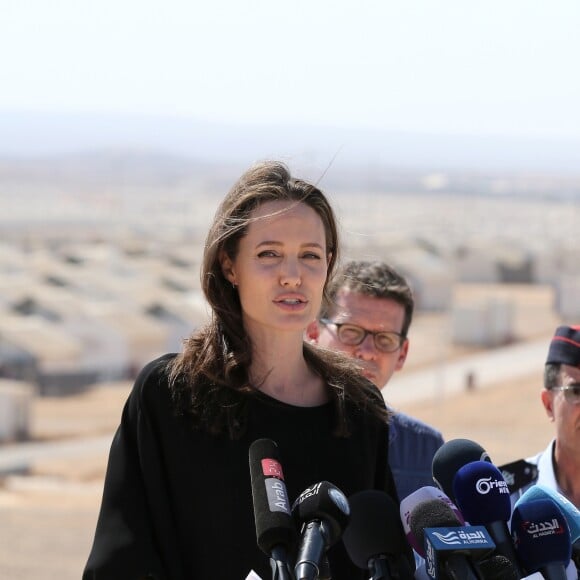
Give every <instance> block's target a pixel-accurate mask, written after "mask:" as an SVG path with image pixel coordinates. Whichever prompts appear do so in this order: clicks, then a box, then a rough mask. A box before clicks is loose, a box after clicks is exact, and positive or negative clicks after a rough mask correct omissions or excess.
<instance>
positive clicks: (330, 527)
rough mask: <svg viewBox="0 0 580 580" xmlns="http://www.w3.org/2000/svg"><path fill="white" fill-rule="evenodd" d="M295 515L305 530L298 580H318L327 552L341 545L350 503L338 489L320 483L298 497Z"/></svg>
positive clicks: (299, 553) (329, 484)
mask: <svg viewBox="0 0 580 580" xmlns="http://www.w3.org/2000/svg"><path fill="white" fill-rule="evenodd" d="M292 515H293V516H294V519H295V520H296V521H297V522H298V523H299V524H300V525H301V526H302V528H301V536H302V539H301V542H300V546H299V548H298V556H297V558H296V566H295V567H294V573H295V574H296V580H316V579H317V578H319V574H320V566H321V562H323V557H324V555H325V553H326V550H327V549H328V548H329V547H330V546H332V545H333V544H335V543H336V542H337V541H338V539H339V538H340V537H341V535H342V532H343V531H344V529H345V528H346V526H347V524H348V520H349V516H350V507H349V503H348V500H347V499H346V496H345V495H344V493H342V491H340V489H338V487H336V486H334V485H332V483H328V481H321V482H319V483H316V484H315V485H313V486H312V487H309V488H307V489H305V490H304V491H303V492H302V493H301V494H300V495H299V496H298V498H297V499H296V501H295V502H294V505H293V506H292Z"/></svg>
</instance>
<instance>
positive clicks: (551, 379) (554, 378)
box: [544, 363, 562, 390]
mask: <svg viewBox="0 0 580 580" xmlns="http://www.w3.org/2000/svg"><path fill="white" fill-rule="evenodd" d="M561 368H562V365H561V364H560V363H547V364H546V366H545V367H544V388H545V389H548V390H550V389H553V388H554V387H558V386H559V385H560V369H561Z"/></svg>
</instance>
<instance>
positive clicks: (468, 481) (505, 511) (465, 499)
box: [453, 461, 523, 576]
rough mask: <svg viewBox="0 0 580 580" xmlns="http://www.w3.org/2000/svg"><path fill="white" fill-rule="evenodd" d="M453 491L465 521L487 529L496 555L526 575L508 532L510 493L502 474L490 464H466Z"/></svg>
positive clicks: (476, 462)
mask: <svg viewBox="0 0 580 580" xmlns="http://www.w3.org/2000/svg"><path fill="white" fill-rule="evenodd" d="M453 491H454V494H455V498H456V500H457V504H458V506H459V509H460V510H461V513H462V514H463V515H464V517H465V519H467V521H468V522H469V523H470V524H475V525H482V526H485V528H486V529H487V531H488V532H489V535H490V536H491V537H492V538H493V541H494V542H495V546H496V553H497V554H501V555H502V556H505V557H506V558H507V559H508V560H509V561H510V562H511V563H512V564H513V566H515V568H516V570H517V572H518V573H519V575H520V576H523V574H522V571H521V570H520V566H519V564H518V559H517V556H516V551H515V549H514V546H513V543H512V538H511V535H510V532H509V529H508V524H507V522H508V521H509V519H510V516H511V510H512V508H511V501H510V491H509V488H508V484H507V483H506V481H505V479H504V478H503V475H502V474H501V471H500V470H499V469H498V468H497V467H496V466H495V465H493V464H492V463H489V462H487V461H472V462H471V463H467V464H466V465H464V466H463V467H461V468H460V469H459V470H458V471H457V473H456V474H455V477H454V479H453Z"/></svg>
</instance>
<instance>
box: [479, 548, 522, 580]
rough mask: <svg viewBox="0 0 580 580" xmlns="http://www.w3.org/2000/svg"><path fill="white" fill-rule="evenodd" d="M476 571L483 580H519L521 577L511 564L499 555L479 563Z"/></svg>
mask: <svg viewBox="0 0 580 580" xmlns="http://www.w3.org/2000/svg"><path fill="white" fill-rule="evenodd" d="M477 569H478V570H479V572H480V573H481V575H482V576H483V577H484V578H485V580H520V579H521V577H522V575H521V574H520V572H518V570H517V569H516V567H515V566H514V565H513V563H512V562H510V561H509V559H508V558H506V557H505V556H502V555H501V554H494V555H492V556H490V557H489V558H486V559H485V560H481V561H479V562H478V563H477Z"/></svg>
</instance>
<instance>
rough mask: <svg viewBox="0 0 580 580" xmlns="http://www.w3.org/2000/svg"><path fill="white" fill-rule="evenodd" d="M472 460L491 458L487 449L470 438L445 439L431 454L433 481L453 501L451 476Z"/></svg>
mask: <svg viewBox="0 0 580 580" xmlns="http://www.w3.org/2000/svg"><path fill="white" fill-rule="evenodd" d="M472 461H489V462H490V463H491V459H490V457H489V455H488V454H487V451H486V450H485V449H484V448H483V447H482V446H481V445H479V443H476V442H475V441H471V440H470V439H451V440H449V441H446V442H445V443H444V444H443V445H442V446H441V447H439V449H437V451H436V452H435V455H434V456H433V463H432V467H431V469H432V474H433V481H435V483H436V484H437V485H438V486H439V488H440V489H442V490H443V491H444V492H445V493H446V494H447V495H448V496H449V497H450V498H451V499H452V500H453V501H455V496H454V495H453V478H454V477H455V474H456V473H457V471H458V470H459V469H460V468H461V467H463V466H464V465H465V464H466V463H471V462H472Z"/></svg>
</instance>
